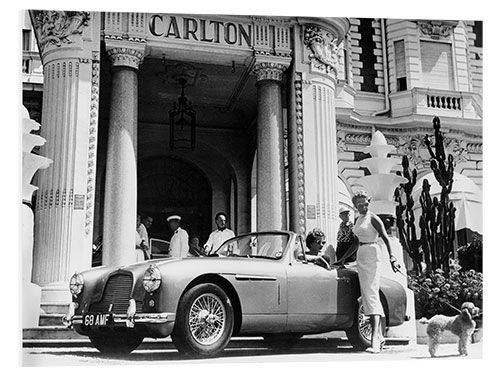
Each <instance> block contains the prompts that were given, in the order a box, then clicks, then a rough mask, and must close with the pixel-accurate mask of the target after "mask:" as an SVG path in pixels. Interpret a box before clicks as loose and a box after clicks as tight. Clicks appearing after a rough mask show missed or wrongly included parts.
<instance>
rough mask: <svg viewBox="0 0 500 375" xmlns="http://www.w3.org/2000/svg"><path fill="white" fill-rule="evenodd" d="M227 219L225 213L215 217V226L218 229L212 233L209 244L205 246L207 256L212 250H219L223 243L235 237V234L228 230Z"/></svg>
mask: <svg viewBox="0 0 500 375" xmlns="http://www.w3.org/2000/svg"><path fill="white" fill-rule="evenodd" d="M226 223H227V218H226V214H225V213H224V212H219V213H218V214H217V215H215V225H217V229H216V230H214V231H213V232H212V233H210V236H209V237H208V241H207V243H206V244H205V245H204V246H203V249H204V250H205V254H207V253H208V252H210V251H212V250H217V249H218V248H219V246H220V245H222V243H223V242H224V241H226V240H228V239H230V238H233V237H234V232H233V231H232V230H231V229H229V228H226Z"/></svg>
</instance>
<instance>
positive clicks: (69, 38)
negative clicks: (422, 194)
mask: <svg viewBox="0 0 500 375" xmlns="http://www.w3.org/2000/svg"><path fill="white" fill-rule="evenodd" d="M482 49H483V48H482V23H481V22H480V21H472V20H470V21H467V20H455V21H444V20H417V19H411V20H410V19H372V18H341V17H339V18H336V17H300V16H298V17H279V16H276V17H274V16H269V17H264V16H251V15H245V16H242V15H235V16H228V15H224V16H218V15H197V14H190V15H187V14H163V13H119V12H85V11H82V12H79V11H71V12H70V11H66V12H65V11H29V12H26V18H25V22H24V24H23V74H22V76H23V104H24V106H25V107H26V108H27V109H28V111H29V113H30V117H31V118H32V119H34V120H36V121H37V122H39V123H40V124H41V128H40V131H39V135H40V136H41V137H43V138H44V139H45V140H46V143H45V144H44V145H43V146H40V147H38V148H36V150H35V152H37V153H39V154H40V155H42V156H44V157H46V158H48V159H50V160H52V164H51V165H50V166H49V167H48V168H46V169H43V170H40V171H38V172H37V173H36V174H35V177H34V179H33V182H32V183H33V185H36V186H37V187H38V190H37V191H36V192H35V193H34V194H33V198H32V200H31V201H25V202H24V203H25V204H27V205H29V206H30V207H31V209H32V210H33V213H34V240H33V252H32V259H33V261H32V273H31V282H32V283H34V284H37V285H39V286H40V287H41V288H42V303H60V302H69V292H67V281H68V280H69V278H70V276H71V274H73V273H74V272H75V271H80V270H83V269H87V268H90V267H91V266H92V255H93V252H92V245H93V243H94V242H96V241H99V239H100V238H102V242H103V247H102V249H103V252H102V264H105V265H120V264H125V263H129V262H133V261H134V257H135V251H134V243H135V228H136V214H137V213H141V214H147V215H150V216H151V217H153V220H154V222H153V226H152V227H151V228H150V233H149V235H150V237H153V238H159V239H164V240H169V238H170V236H171V233H170V232H169V229H168V226H167V223H166V218H167V217H168V216H170V215H172V214H177V215H180V216H181V217H182V226H183V227H184V228H185V229H186V230H187V231H188V233H189V234H190V235H193V236H194V235H197V236H199V237H200V239H201V242H202V243H204V241H206V239H207V238H208V235H209V234H210V232H211V231H212V230H213V225H214V215H215V213H217V212H220V211H223V212H226V213H227V215H228V218H229V222H230V227H231V228H232V229H233V230H234V232H235V233H236V234H242V233H246V232H249V231H253V230H292V231H295V232H298V233H300V234H304V235H305V234H307V232H308V231H310V230H311V229H313V228H316V227H319V228H321V229H322V230H323V231H324V232H325V234H326V238H327V242H328V244H330V245H332V246H333V247H334V246H335V244H336V231H337V228H338V225H339V218H338V210H339V208H340V207H341V206H343V207H347V208H349V209H352V204H351V202H350V196H351V194H352V193H353V192H354V191H356V190H357V189H360V185H359V183H358V179H359V177H362V176H364V175H366V174H368V173H369V171H367V170H366V168H362V167H361V166H360V164H359V162H360V161H361V160H363V159H364V158H366V157H368V156H369V155H367V154H366V153H365V152H364V150H365V148H366V147H367V146H368V145H369V144H370V141H371V137H372V134H373V133H374V132H375V131H376V130H379V131H381V132H382V133H383V134H384V135H385V138H386V140H387V142H388V144H389V145H392V146H394V151H393V152H392V153H391V154H390V155H389V156H390V157H392V158H399V159H401V157H402V156H403V155H407V156H408V157H409V160H410V164H411V166H412V168H415V169H416V170H417V172H418V177H422V176H425V175H428V174H429V172H430V167H429V155H428V153H427V150H426V147H425V145H424V143H423V139H424V137H425V135H426V134H429V135H432V134H433V129H432V119H433V117H434V116H439V118H440V120H441V128H442V131H443V133H444V135H445V146H446V151H447V152H448V153H449V154H452V155H453V156H454V161H455V173H457V174H459V175H461V176H463V179H464V180H465V181H466V182H467V183H468V184H471V186H473V187H474V189H475V190H474V191H476V192H477V191H479V192H480V191H481V189H482V163H483V157H482V60H483V51H482ZM183 100H186V108H185V111H184V112H182V111H180V110H179V107H181V109H182V106H183V104H184V102H183ZM179 116H180V117H182V116H185V117H184V120H185V121H182V120H179V119H180V117H179ZM187 117H189V118H187ZM400 169H401V166H400V164H398V166H397V167H396V169H394V170H393V171H392V172H393V173H395V172H397V171H398V170H400ZM391 193H392V192H388V194H389V195H390V194H391ZM473 229H474V230H475V231H479V232H480V233H482V230H481V229H477V228H473Z"/></svg>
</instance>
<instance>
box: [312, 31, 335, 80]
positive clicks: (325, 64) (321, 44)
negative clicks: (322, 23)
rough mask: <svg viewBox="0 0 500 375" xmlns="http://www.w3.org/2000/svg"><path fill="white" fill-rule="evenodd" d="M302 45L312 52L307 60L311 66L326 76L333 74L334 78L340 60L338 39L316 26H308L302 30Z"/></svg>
mask: <svg viewBox="0 0 500 375" xmlns="http://www.w3.org/2000/svg"><path fill="white" fill-rule="evenodd" d="M304 44H305V45H306V46H307V47H308V48H309V49H310V50H311V51H312V53H311V54H309V59H310V60H311V62H312V63H313V65H314V66H315V67H316V68H317V69H319V70H320V71H324V72H325V73H327V74H328V73H331V72H333V73H334V75H335V78H336V77H337V72H338V67H339V61H340V58H341V56H340V52H341V51H340V47H339V46H338V38H337V37H336V36H335V35H333V34H331V33H329V32H325V31H323V30H321V29H320V28H319V27H318V26H314V25H309V26H306V27H305V29H304Z"/></svg>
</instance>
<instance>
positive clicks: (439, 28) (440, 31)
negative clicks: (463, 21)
mask: <svg viewBox="0 0 500 375" xmlns="http://www.w3.org/2000/svg"><path fill="white" fill-rule="evenodd" d="M417 25H418V27H419V29H420V32H421V33H422V34H423V35H426V36H428V37H430V38H432V39H447V38H449V37H450V35H451V33H452V32H453V28H454V27H455V26H456V25H455V24H450V23H444V22H443V21H418V22H417Z"/></svg>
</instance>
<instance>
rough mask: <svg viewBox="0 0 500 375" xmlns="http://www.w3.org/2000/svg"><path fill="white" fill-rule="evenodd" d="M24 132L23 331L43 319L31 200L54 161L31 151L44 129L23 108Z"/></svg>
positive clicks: (22, 210) (38, 143)
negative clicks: (37, 177) (37, 178)
mask: <svg viewBox="0 0 500 375" xmlns="http://www.w3.org/2000/svg"><path fill="white" fill-rule="evenodd" d="M21 121H22V131H23V180H22V190H23V194H22V197H23V201H22V204H21V215H22V216H21V217H22V228H21V239H22V241H21V242H22V247H21V251H22V258H21V259H22V267H23V268H22V284H21V286H22V291H23V299H22V301H23V302H22V311H23V328H32V327H37V326H38V321H39V317H40V300H41V294H42V293H41V288H40V286H38V285H36V284H33V283H32V282H31V273H32V269H33V219H34V215H33V210H32V209H31V207H30V206H29V205H31V198H32V196H33V192H34V191H35V190H36V189H37V187H36V186H34V185H31V184H30V182H31V181H32V179H33V175H34V174H35V173H36V171H37V170H39V169H45V168H47V167H49V166H50V164H51V163H52V160H50V159H47V158H45V157H43V156H40V155H36V154H34V153H32V152H31V151H32V150H33V148H34V147H35V146H43V145H44V144H45V139H43V138H42V137H40V136H38V135H36V134H33V133H31V132H32V131H33V130H35V131H36V130H38V129H40V125H39V124H38V123H37V122H36V121H34V120H31V119H30V116H29V113H28V110H27V109H26V108H25V107H24V106H23V107H22V120H21Z"/></svg>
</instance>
